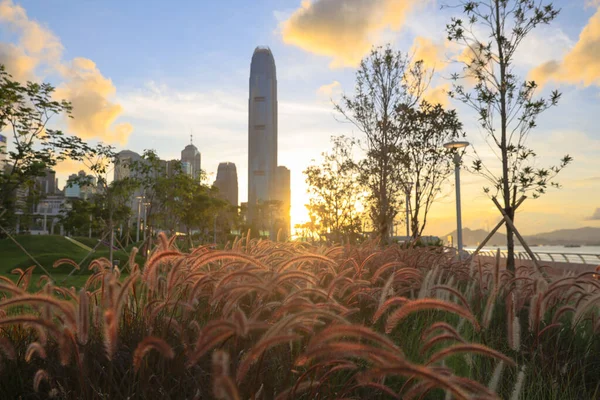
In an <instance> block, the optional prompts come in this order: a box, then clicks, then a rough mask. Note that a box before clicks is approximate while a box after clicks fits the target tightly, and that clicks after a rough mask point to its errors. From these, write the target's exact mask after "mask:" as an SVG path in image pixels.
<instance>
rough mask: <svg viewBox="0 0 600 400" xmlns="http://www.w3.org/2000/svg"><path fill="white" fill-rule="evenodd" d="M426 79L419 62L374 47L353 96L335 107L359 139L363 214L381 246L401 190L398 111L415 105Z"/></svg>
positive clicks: (367, 58)
mask: <svg viewBox="0 0 600 400" xmlns="http://www.w3.org/2000/svg"><path fill="white" fill-rule="evenodd" d="M430 77H431V75H430V74H429V73H427V71H425V70H424V68H423V63H422V62H412V60H411V59H410V58H408V57H407V56H405V55H403V54H402V53H400V52H395V51H393V50H392V49H391V48H390V46H389V45H388V46H387V47H385V48H381V47H378V48H374V49H373V50H372V51H371V53H370V55H368V56H367V57H365V58H364V59H363V60H362V62H361V64H360V67H359V69H358V71H357V73H356V86H355V93H354V97H348V96H345V95H344V96H343V98H342V100H341V102H340V103H339V104H336V105H335V108H336V110H337V111H338V112H340V113H341V115H342V116H343V117H344V118H345V119H346V120H347V121H349V122H351V123H352V124H354V126H355V127H356V128H357V129H359V130H360V131H361V132H362V133H363V134H364V136H365V139H364V142H360V143H359V144H362V145H363V149H364V151H365V153H366V158H365V159H364V160H363V161H362V162H360V164H359V166H360V178H361V179H360V180H361V183H362V184H364V186H365V188H366V189H367V190H368V196H367V201H368V204H369V207H370V210H369V215H370V218H371V220H372V224H373V226H374V227H375V229H376V232H377V234H378V235H379V236H380V237H381V238H382V240H383V241H384V242H387V241H388V239H389V236H390V233H391V230H392V227H393V221H394V218H395V217H396V215H397V213H398V211H399V210H400V209H401V205H402V199H403V193H404V185H403V177H402V174H401V171H400V168H398V166H400V165H403V164H404V162H405V160H404V159H405V154H404V153H403V152H402V149H401V146H400V143H401V139H402V136H403V134H404V133H403V132H402V130H401V129H400V127H399V126H398V124H397V121H398V120H399V119H400V118H399V117H398V113H399V112H400V110H401V108H402V107H412V106H414V105H415V104H418V103H419V99H420V98H421V96H422V94H423V92H424V90H425V89H426V88H427V85H428V83H429V80H430Z"/></svg>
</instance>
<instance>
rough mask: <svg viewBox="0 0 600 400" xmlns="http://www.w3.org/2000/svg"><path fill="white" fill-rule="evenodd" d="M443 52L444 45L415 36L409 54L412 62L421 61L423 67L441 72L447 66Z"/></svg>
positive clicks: (444, 49)
mask: <svg viewBox="0 0 600 400" xmlns="http://www.w3.org/2000/svg"><path fill="white" fill-rule="evenodd" d="M445 51H446V46H445V44H439V43H434V42H433V41H432V40H431V39H428V38H426V37H423V36H417V37H416V38H415V40H414V42H413V45H412V50H411V53H412V54H413V60H415V61H419V60H421V61H423V64H424V66H425V67H427V68H429V69H437V70H441V69H444V68H446V67H447V66H448V63H447V60H446V59H445Z"/></svg>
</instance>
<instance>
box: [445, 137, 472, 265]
mask: <svg viewBox="0 0 600 400" xmlns="http://www.w3.org/2000/svg"><path fill="white" fill-rule="evenodd" d="M468 145H469V142H448V143H446V144H444V147H445V148H447V149H451V150H452V151H453V152H454V157H453V161H454V179H455V186H456V248H457V252H458V258H459V259H460V258H461V255H462V250H463V242H462V216H461V206H460V161H461V159H462V153H461V152H459V149H464V148H465V147H467V146H468Z"/></svg>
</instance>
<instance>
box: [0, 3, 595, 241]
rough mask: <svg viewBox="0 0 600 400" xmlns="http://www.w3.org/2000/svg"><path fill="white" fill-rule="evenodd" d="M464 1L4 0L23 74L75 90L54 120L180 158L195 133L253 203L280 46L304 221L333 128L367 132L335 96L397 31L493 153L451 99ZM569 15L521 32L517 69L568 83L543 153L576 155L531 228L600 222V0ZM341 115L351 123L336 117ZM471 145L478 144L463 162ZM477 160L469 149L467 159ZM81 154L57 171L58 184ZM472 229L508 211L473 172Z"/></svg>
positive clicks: (6, 56) (551, 83) (535, 212)
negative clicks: (251, 117)
mask: <svg viewBox="0 0 600 400" xmlns="http://www.w3.org/2000/svg"><path fill="white" fill-rule="evenodd" d="M442 3H443V4H453V3H455V1H454V0H444V1H441V0H437V1H436V0H430V1H427V0H312V1H309V0H305V1H300V0H265V1H262V0H261V1H259V0H220V1H208V0H207V1H191V0H190V1H187V0H186V1H183V0H178V1H173V2H166V1H154V0H144V1H141V0H128V1H117V0H103V1H95V0H58V1H43V0H38V1H33V0H24V1H10V0H8V1H7V0H3V1H0V63H3V64H5V65H6V66H7V69H8V71H9V72H10V73H12V74H13V76H14V77H15V78H16V79H19V80H27V79H33V80H45V81H49V82H51V83H53V84H54V85H55V86H56V87H57V96H60V97H62V98H66V99H69V100H70V101H72V102H73V106H74V113H73V114H74V117H75V118H74V119H73V120H72V121H70V122H69V123H66V122H65V121H60V120H57V121H56V124H57V125H61V126H63V128H64V129H65V130H66V131H67V132H69V133H73V134H77V135H79V136H81V137H83V138H86V139H90V140H91V141H97V140H101V141H104V142H107V143H111V144H113V145H115V146H116V147H117V148H118V149H119V150H120V149H131V150H133V151H136V152H139V153H141V152H143V150H144V149H149V148H151V149H155V150H157V151H158V153H159V155H160V156H161V158H164V159H172V158H179V153H180V151H181V150H182V149H183V147H184V146H185V145H187V144H188V143H189V136H190V133H191V134H193V137H194V144H195V145H196V146H197V147H198V149H199V150H200V152H201V153H202V167H203V168H204V169H205V170H206V171H207V172H208V173H209V174H211V173H212V174H213V176H212V178H211V181H212V180H213V179H214V173H216V170H217V165H218V163H219V162H222V161H232V162H234V163H235V164H236V165H237V170H238V179H239V193H240V201H246V199H247V145H248V143H247V141H248V138H247V137H248V130H247V124H248V115H247V113H248V106H247V102H248V78H249V73H250V59H251V56H252V52H253V51H254V48H255V47H256V46H257V45H267V46H269V47H270V48H271V49H272V52H273V54H274V57H275V62H276V65H277V77H278V89H279V92H278V96H279V157H278V158H279V164H280V165H285V166H287V167H288V168H290V169H291V171H292V224H296V223H299V222H303V220H304V219H305V218H306V212H305V208H304V204H305V203H307V201H308V199H307V195H306V193H305V192H306V185H305V183H304V176H303V174H302V171H303V170H304V169H305V168H306V167H307V166H308V165H309V163H310V162H311V160H312V159H317V160H318V159H319V158H320V154H321V152H323V151H326V150H328V149H329V148H330V141H329V139H330V136H332V135H342V134H343V135H347V136H354V137H356V138H359V139H360V138H361V136H360V133H359V132H357V131H356V130H353V128H352V126H351V125H350V124H345V123H341V122H339V121H338V120H339V119H340V118H339V116H338V115H336V113H335V112H334V110H333V107H332V105H331V99H333V100H336V99H339V96H340V95H341V93H344V92H346V93H348V94H351V93H352V92H353V86H354V76H355V71H356V65H357V63H358V62H359V61H360V59H361V58H362V57H363V56H364V55H366V54H367V53H368V52H369V50H370V48H371V46H372V45H373V44H385V43H388V42H389V43H392V45H393V47H394V48H395V49H398V50H401V51H405V52H414V53H415V54H416V56H417V57H422V58H423V59H424V60H425V62H426V64H427V65H429V66H435V67H436V71H437V75H436V79H435V80H434V81H433V82H432V87H431V92H430V93H429V94H428V95H429V96H430V97H432V98H435V99H437V100H438V101H442V102H443V104H444V105H446V106H448V107H454V108H457V109H458V112H459V116H460V118H461V120H462V122H463V123H464V126H465V130H466V132H467V139H468V140H469V141H470V142H471V143H472V144H473V145H474V146H475V148H476V149H477V150H478V152H479V153H481V154H483V155H484V158H485V157H488V158H489V154H490V153H489V150H487V146H486V144H485V142H484V139H483V136H482V133H480V132H479V129H478V128H477V124H476V117H475V116H474V114H473V112H471V111H470V110H468V109H465V108H464V107H463V106H460V105H459V104H458V103H453V102H451V101H450V100H448V99H447V97H446V96H445V95H444V93H443V90H444V89H445V88H447V87H448V86H447V85H448V83H447V82H448V81H447V78H448V75H449V73H448V67H447V63H446V62H445V61H446V60H448V58H449V57H451V56H452V55H453V54H456V52H457V49H456V48H455V47H454V46H452V45H449V44H448V43H446V42H445V37H446V35H445V32H444V27H445V24H446V23H447V22H448V21H449V20H450V18H451V16H452V15H453V14H454V13H456V12H457V11H458V10H456V9H443V10H440V5H441V4H442ZM554 4H555V5H556V6H557V7H558V8H561V9H562V11H561V14H560V15H559V17H558V18H557V19H556V20H555V21H554V22H553V23H552V24H551V25H550V26H544V27H540V28H538V29H537V30H535V31H534V32H533V33H532V34H531V35H530V36H529V37H528V39H527V40H526V41H525V42H523V43H522V46H521V50H520V51H519V54H518V56H517V60H516V61H517V63H516V68H517V72H518V73H520V74H521V76H523V77H525V76H529V77H532V78H535V79H536V81H538V82H539V83H540V84H542V85H543V90H542V93H548V92H549V91H550V90H553V89H559V90H560V91H562V93H563V98H562V100H561V102H560V104H559V106H558V107H556V108H554V109H552V110H551V111H549V112H547V113H545V114H544V115H542V117H541V118H540V120H539V126H538V128H536V129H535V130H534V131H533V132H532V133H531V135H530V138H529V140H530V142H529V144H530V145H531V147H533V148H534V149H535V150H536V151H537V153H538V155H539V156H540V157H539V160H538V163H539V165H540V166H542V165H547V166H550V165H553V164H556V163H557V162H558V160H559V158H560V157H562V156H563V155H564V154H566V153H568V154H570V155H572V156H573V157H574V159H575V160H574V162H573V164H572V165H570V166H569V167H568V169H567V170H565V171H564V173H563V174H561V176H560V179H559V180H560V182H561V183H562V184H563V188H562V189H561V190H555V189H551V190H549V191H548V194H546V195H545V196H544V197H543V198H541V199H539V200H528V201H526V202H525V204H524V205H523V207H522V210H521V211H520V212H519V213H518V215H517V217H516V224H517V227H519V228H520V230H521V231H522V233H525V234H531V233H536V232H542V231H549V230H554V229H560V228H575V227H581V226H600V210H598V208H600V123H599V121H600V118H599V115H600V0H591V1H590V0H558V1H555V2H554ZM336 117H337V119H338V120H336ZM469 157H470V156H469V154H468V153H467V156H466V158H467V159H468V158H469ZM467 162H468V161H467ZM77 168H78V166H77V165H72V164H69V165H63V166H60V167H59V168H58V172H59V173H60V174H61V175H60V178H61V179H60V186H61V187H62V186H63V185H64V182H65V176H66V175H68V174H69V173H73V172H76V171H77ZM451 183H453V179H450V180H449V182H448V185H447V187H446V189H445V192H446V193H447V196H445V197H444V198H442V199H441V200H440V201H439V202H438V203H436V204H435V205H434V208H433V210H432V213H431V216H430V218H429V225H428V229H426V232H425V233H426V234H434V235H440V236H441V235H444V234H446V233H448V232H450V231H451V230H453V229H455V226H456V225H455V209H454V192H453V187H452V186H451ZM462 183H463V184H462V190H463V195H462V203H463V226H465V227H469V228H472V229H478V228H483V229H487V228H491V227H493V225H495V223H496V221H497V220H498V219H499V217H498V213H497V211H496V210H495V207H494V206H493V203H492V202H491V201H490V200H489V199H488V198H487V197H486V196H485V195H484V194H483V192H482V187H483V184H484V182H483V181H482V180H481V179H480V178H478V177H476V176H473V175H470V174H469V173H467V172H463V174H462Z"/></svg>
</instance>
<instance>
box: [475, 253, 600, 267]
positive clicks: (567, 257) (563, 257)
mask: <svg viewBox="0 0 600 400" xmlns="http://www.w3.org/2000/svg"><path fill="white" fill-rule="evenodd" d="M465 252H467V253H468V254H473V253H474V251H473V250H465ZM478 255H480V256H484V257H496V250H480V251H479V253H478ZM506 255H507V251H506V250H500V257H502V258H506ZM533 255H535V256H536V258H537V259H538V261H549V262H562V263H570V264H586V265H599V264H600V254H586V253H563V252H533ZM515 258H516V259H518V260H529V259H530V257H529V255H528V254H527V253H526V252H524V251H515Z"/></svg>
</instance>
